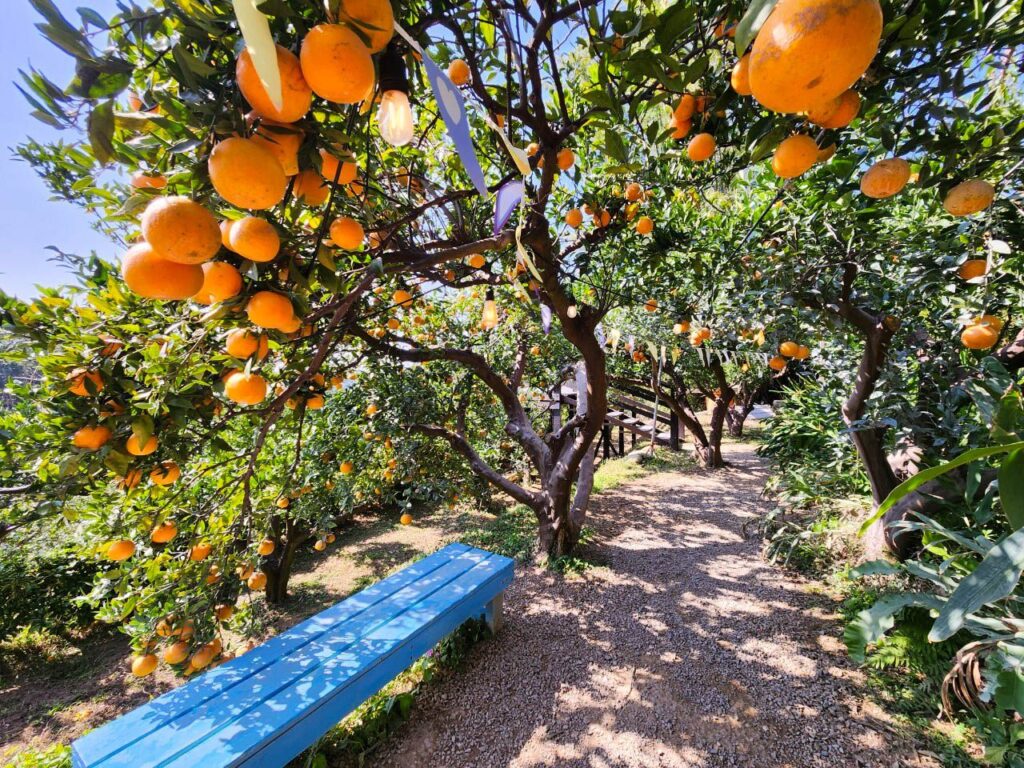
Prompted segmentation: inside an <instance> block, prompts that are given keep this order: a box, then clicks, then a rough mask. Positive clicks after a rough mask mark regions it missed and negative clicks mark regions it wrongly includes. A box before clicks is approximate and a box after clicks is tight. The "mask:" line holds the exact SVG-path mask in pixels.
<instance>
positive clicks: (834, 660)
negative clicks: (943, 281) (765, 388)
mask: <svg viewBox="0 0 1024 768" xmlns="http://www.w3.org/2000/svg"><path fill="white" fill-rule="evenodd" d="M726 450H727V454H726V458H727V459H728V460H729V461H730V462H731V463H732V467H731V468H730V469H727V470H724V471H717V472H691V473H687V474H685V475H681V474H677V473H665V474H659V475H656V476H653V477H649V478H645V479H642V480H638V481H635V482H633V483H630V484H628V485H625V486H621V487H620V488H618V489H613V490H611V491H609V492H608V493H606V494H602V495H601V496H600V497H599V498H598V499H597V500H596V502H595V504H594V508H593V517H592V519H591V524H592V525H594V526H595V527H596V528H597V529H598V532H599V541H600V543H599V544H598V546H597V547H596V552H595V554H596V556H597V558H598V559H599V560H601V561H603V562H604V565H603V566H602V567H596V568H593V569H591V570H587V571H584V573H583V575H582V576H581V577H579V578H576V579H563V578H560V577H557V576H554V575H552V574H551V573H550V572H547V571H543V570H540V569H537V568H531V567H524V568H520V569H519V571H518V572H517V576H516V581H515V583H514V584H513V586H512V587H511V588H510V590H509V593H508V594H507V595H506V612H507V623H506V625H505V627H504V629H503V630H502V632H501V633H499V635H498V636H497V637H495V638H493V639H491V640H490V641H488V642H485V643H482V644H480V645H479V646H477V647H476V648H475V649H474V651H473V653H472V655H471V657H470V659H469V661H468V663H467V664H466V665H465V666H464V667H463V668H461V669H459V670H458V671H457V673H455V674H453V675H450V676H447V677H445V678H444V679H443V680H442V681H440V682H439V683H438V684H437V685H433V686H430V687H428V688H427V689H426V691H425V692H424V694H423V696H422V697H421V698H420V699H419V700H418V701H417V704H416V706H415V708H414V710H413V714H412V717H411V719H410V721H409V723H407V724H406V726H405V727H404V728H403V730H402V731H401V732H400V734H399V735H398V736H397V738H394V739H393V740H392V741H391V743H390V744H388V745H387V747H386V748H385V749H384V750H382V751H381V752H380V753H379V754H376V755H374V756H373V757H372V758H371V759H370V760H369V761H368V764H370V765H374V766H380V767H381V768H383V767H385V766H387V767H388V768H390V767H391V766H395V767H396V768H397V767H401V768H406V767H412V766H431V768H447V767H449V766H450V767H451V768H496V767H498V766H503V767H504V766H507V767H508V768H540V767H541V766H559V768H569V767H575V766H580V767H583V766H587V767H592V768H641V767H642V768H648V767H649V768H655V767H664V768H682V767H684V766H687V767H688V766H702V767H709V768H710V767H712V766H715V767H718V766H721V767H722V768H731V767H734V766H735V767H736V768H740V767H742V768H747V767H748V766H757V767H758V768H772V767H774V766H778V767H779V768H783V767H785V768H798V767H800V768H802V767H804V766H808V767H811V766H813V767H815V768H817V767H818V766H821V767H824V766H844V767H847V766H848V767H851V768H852V766H873V767H874V766H901V765H905V766H937V765H938V762H936V761H934V759H933V757H932V756H930V755H928V754H923V755H922V754H918V753H916V751H915V750H914V748H913V746H912V745H909V744H906V743H902V741H901V739H900V738H899V737H898V736H897V735H896V731H895V729H894V726H893V724H892V722H891V721H890V720H889V719H888V718H887V717H886V715H885V714H884V712H882V711H881V710H879V709H878V708H877V707H875V706H873V705H872V704H870V703H869V702H868V700H867V698H866V697H865V696H864V694H863V691H862V690H861V687H862V685H863V680H862V678H861V676H860V674H859V673H858V672H857V671H856V670H855V669H854V667H853V665H852V664H851V663H850V662H849V661H848V659H847V657H846V655H845V651H844V649H843V648H842V643H841V641H840V640H839V637H840V635H841V628H840V626H839V623H838V617H837V616H835V615H834V614H833V613H832V612H831V609H830V605H829V602H828V600H827V599H826V598H824V597H822V596H820V595H815V594H813V593H812V591H811V590H810V589H808V585H806V584H804V583H801V582H800V581H798V580H796V579H794V578H792V577H790V576H788V575H786V574H785V573H783V572H782V571H780V570H779V569H777V568H775V567H773V566H771V565H768V564H767V563H765V561H764V560H762V559H761V557H760V543H759V542H758V541H755V540H750V539H747V538H745V537H744V536H743V534H742V525H743V522H744V521H745V520H748V519H750V518H752V517H754V516H756V515H757V514H758V513H759V512H760V511H763V510H764V508H765V505H766V502H765V501H764V500H763V499H761V498H760V492H761V489H762V487H763V485H764V481H765V479H766V468H765V467H764V466H763V465H762V464H761V462H760V461H759V460H758V459H757V458H756V457H755V456H754V454H753V448H752V446H750V445H744V444H733V445H728V446H726Z"/></svg>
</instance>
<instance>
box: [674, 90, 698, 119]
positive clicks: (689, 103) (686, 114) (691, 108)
mask: <svg viewBox="0 0 1024 768" xmlns="http://www.w3.org/2000/svg"><path fill="white" fill-rule="evenodd" d="M696 110H697V99H696V98H695V97H694V95H693V94H692V93H684V94H683V95H682V96H681V97H680V99H679V103H678V104H677V105H676V108H675V109H674V110H673V112H672V114H673V117H675V119H676V121H677V122H679V123H684V122H688V121H689V120H690V118H692V117H693V113H694V112H695V111H696Z"/></svg>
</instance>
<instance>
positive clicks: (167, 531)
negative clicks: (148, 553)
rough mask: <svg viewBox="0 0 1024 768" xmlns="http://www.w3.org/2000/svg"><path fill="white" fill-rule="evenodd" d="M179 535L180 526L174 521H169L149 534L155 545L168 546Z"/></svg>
mask: <svg viewBox="0 0 1024 768" xmlns="http://www.w3.org/2000/svg"><path fill="white" fill-rule="evenodd" d="M177 535H178V526H177V525H175V524H174V522H173V521H171V520H168V521H167V522H164V523H160V525H158V526H157V527H156V528H154V529H153V531H152V532H151V533H150V534H149V538H150V540H151V541H152V542H153V543H154V544H166V543H167V542H169V541H170V540H171V539H173V538H174V537H175V536H177Z"/></svg>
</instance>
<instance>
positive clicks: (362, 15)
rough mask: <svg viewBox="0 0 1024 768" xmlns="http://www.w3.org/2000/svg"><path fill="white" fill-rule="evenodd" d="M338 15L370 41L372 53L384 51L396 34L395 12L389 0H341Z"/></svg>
mask: <svg viewBox="0 0 1024 768" xmlns="http://www.w3.org/2000/svg"><path fill="white" fill-rule="evenodd" d="M338 16H339V18H341V19H342V20H344V21H347V22H349V23H350V24H353V25H354V26H356V27H357V28H358V29H359V31H360V32H362V33H363V36H364V37H366V38H367V39H369V41H370V53H379V52H380V51H383V50H384V48H385V47H386V46H387V44H388V43H389V42H390V41H391V38H392V36H393V35H394V34H395V13H394V11H393V10H392V8H391V3H390V2H388V0H341V4H340V5H339V6H338Z"/></svg>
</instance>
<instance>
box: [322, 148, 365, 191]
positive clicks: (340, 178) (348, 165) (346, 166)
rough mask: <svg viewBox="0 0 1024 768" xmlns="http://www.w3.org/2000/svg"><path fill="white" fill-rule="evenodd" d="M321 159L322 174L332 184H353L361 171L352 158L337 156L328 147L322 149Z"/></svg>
mask: <svg viewBox="0 0 1024 768" xmlns="http://www.w3.org/2000/svg"><path fill="white" fill-rule="evenodd" d="M320 160H321V162H320V175H321V176H323V177H324V180H325V181H327V182H328V183H330V184H335V183H337V184H351V183H352V182H353V181H355V178H356V176H357V175H358V173H359V166H357V165H356V164H355V163H353V162H352V161H351V160H342V159H340V158H337V157H335V156H334V155H332V154H331V153H330V152H328V151H327V150H326V149H321V150H320Z"/></svg>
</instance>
